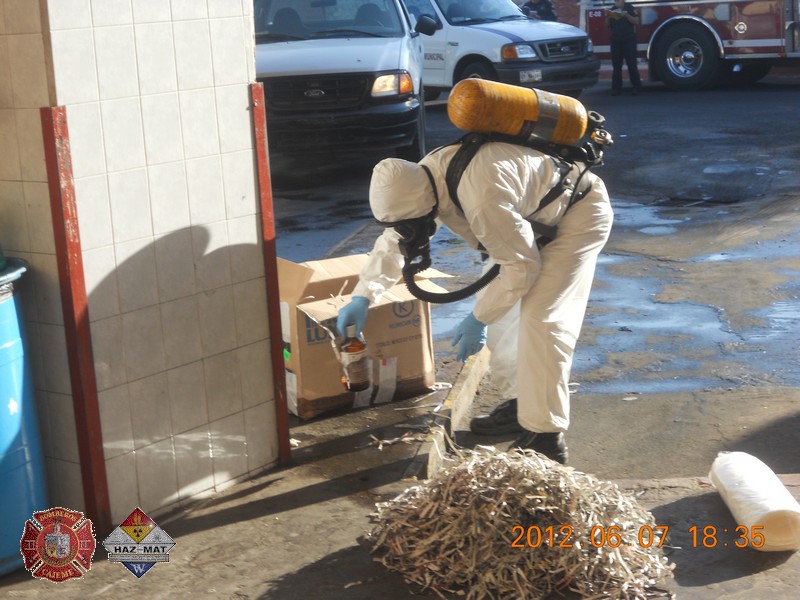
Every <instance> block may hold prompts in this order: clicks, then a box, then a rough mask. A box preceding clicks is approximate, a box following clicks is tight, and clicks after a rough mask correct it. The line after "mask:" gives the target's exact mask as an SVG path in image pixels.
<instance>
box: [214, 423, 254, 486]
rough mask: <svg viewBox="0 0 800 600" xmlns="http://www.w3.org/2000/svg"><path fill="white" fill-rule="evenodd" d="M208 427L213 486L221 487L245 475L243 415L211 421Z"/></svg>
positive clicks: (245, 458) (245, 455)
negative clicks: (212, 465) (212, 466)
mask: <svg viewBox="0 0 800 600" xmlns="http://www.w3.org/2000/svg"><path fill="white" fill-rule="evenodd" d="M208 427H209V431H210V432H211V456H212V457H213V463H214V483H215V485H222V484H224V483H225V482H227V481H230V480H231V479H234V478H236V477H240V476H241V475H244V474H245V473H247V445H246V443H245V433H244V417H243V413H236V414H235V415H231V416H230V417H225V418H224V419H220V420H219V421H213V422H211V423H209V426H208Z"/></svg>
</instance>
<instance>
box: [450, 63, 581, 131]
mask: <svg viewBox="0 0 800 600" xmlns="http://www.w3.org/2000/svg"><path fill="white" fill-rule="evenodd" d="M447 115H448V116H449V117H450V121H452V123H453V125H455V126H456V127H458V128H459V129H463V130H465V131H478V132H486V133H489V132H494V133H504V134H507V135H512V136H517V137H521V138H523V139H526V140H527V139H529V138H538V139H541V140H545V141H548V142H555V143H557V144H566V145H574V144H575V143H577V142H578V140H580V139H581V138H582V137H583V135H584V134H585V133H586V126H587V124H588V118H587V114H586V109H585V108H584V106H583V104H581V103H580V102H578V101H577V100H575V98H570V97H569V96H562V95H560V94H553V93H552V92H545V91H543V90H537V89H529V88H523V87H518V86H516V85H508V84H505V83H498V82H496V81H489V80H486V79H463V80H461V81H459V82H458V83H457V84H456V85H455V86H454V87H453V89H452V91H451V92H450V98H449V99H448V100H447Z"/></svg>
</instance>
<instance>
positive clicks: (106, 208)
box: [75, 175, 114, 251]
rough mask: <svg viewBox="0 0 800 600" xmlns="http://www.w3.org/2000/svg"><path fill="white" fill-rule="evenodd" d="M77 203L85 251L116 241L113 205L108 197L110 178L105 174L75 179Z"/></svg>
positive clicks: (82, 243)
mask: <svg viewBox="0 0 800 600" xmlns="http://www.w3.org/2000/svg"><path fill="white" fill-rule="evenodd" d="M75 204H76V205H77V207H78V220H79V221H80V222H81V224H82V225H83V226H82V227H81V232H80V234H81V248H82V249H83V250H84V251H87V250H94V249H95V248H102V247H103V246H110V245H112V244H113V243H114V232H113V230H112V228H111V206H110V204H109V198H108V178H107V177H106V176H105V175H95V176H92V177H83V178H80V179H76V180H75Z"/></svg>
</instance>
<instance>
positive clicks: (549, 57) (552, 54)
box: [536, 39, 587, 62]
mask: <svg viewBox="0 0 800 600" xmlns="http://www.w3.org/2000/svg"><path fill="white" fill-rule="evenodd" d="M586 47H587V43H586V40H584V39H570V40H551V41H549V42H539V43H538V44H536V50H537V52H538V53H539V56H540V57H541V58H542V60H543V61H545V62H561V61H567V60H575V59H576V58H583V57H584V56H586Z"/></svg>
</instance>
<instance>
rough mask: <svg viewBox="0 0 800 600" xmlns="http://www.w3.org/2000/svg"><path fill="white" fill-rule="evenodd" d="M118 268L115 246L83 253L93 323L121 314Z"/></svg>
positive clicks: (90, 316) (87, 293)
mask: <svg viewBox="0 0 800 600" xmlns="http://www.w3.org/2000/svg"><path fill="white" fill-rule="evenodd" d="M116 266H117V258H116V255H115V253H114V247H113V246H104V247H101V248H96V249H94V250H87V251H85V252H84V253H83V275H84V279H85V281H86V295H87V298H88V301H89V319H90V320H91V321H97V320H99V319H105V318H107V317H113V316H114V315H118V314H119V311H120V308H119V306H120V305H119V287H118V285H117V270H116Z"/></svg>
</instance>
